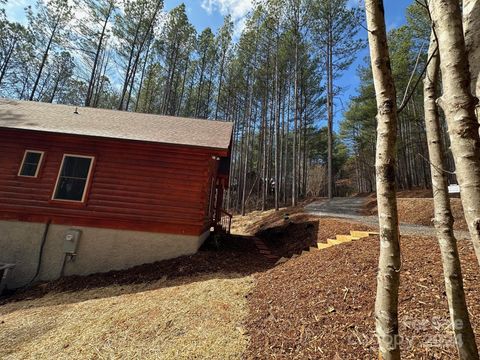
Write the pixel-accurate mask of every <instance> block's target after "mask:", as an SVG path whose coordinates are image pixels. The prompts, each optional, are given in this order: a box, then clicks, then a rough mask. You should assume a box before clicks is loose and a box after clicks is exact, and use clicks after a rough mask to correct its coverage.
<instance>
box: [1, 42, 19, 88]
mask: <svg viewBox="0 0 480 360" xmlns="http://www.w3.org/2000/svg"><path fill="white" fill-rule="evenodd" d="M17 41H18V38H15V39H14V40H13V42H12V44H11V45H10V47H9V48H8V51H7V55H6V56H5V59H4V61H3V63H2V66H0V85H1V84H2V81H3V78H4V77H5V74H6V73H7V68H8V63H9V62H10V58H11V57H12V54H13V51H14V50H15V46H16V44H17Z"/></svg>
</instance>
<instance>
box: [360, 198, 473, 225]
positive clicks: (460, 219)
mask: <svg viewBox="0 0 480 360" xmlns="http://www.w3.org/2000/svg"><path fill="white" fill-rule="evenodd" d="M450 204H451V207H452V214H453V218H454V220H455V222H454V224H453V228H454V229H455V230H468V227H467V223H466V222H465V217H464V216H463V207H462V202H461V200H460V199H456V198H452V199H450ZM397 207H398V218H399V220H400V222H403V223H407V224H417V225H425V226H432V224H433V223H432V219H433V216H434V213H433V199H431V198H398V199H397ZM365 209H366V214H367V215H377V203H376V199H369V200H368V201H367V202H366V204H365Z"/></svg>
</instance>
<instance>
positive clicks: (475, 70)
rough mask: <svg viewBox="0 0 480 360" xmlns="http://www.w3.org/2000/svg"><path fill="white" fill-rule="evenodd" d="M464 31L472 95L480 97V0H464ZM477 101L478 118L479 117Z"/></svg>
mask: <svg viewBox="0 0 480 360" xmlns="http://www.w3.org/2000/svg"><path fill="white" fill-rule="evenodd" d="M463 31H464V35H465V46H466V48H467V54H468V64H469V66H470V76H471V83H470V89H471V91H472V95H473V96H476V97H477V98H478V97H480V0H463ZM479 106H480V105H479V103H477V119H479Z"/></svg>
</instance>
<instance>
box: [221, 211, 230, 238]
mask: <svg viewBox="0 0 480 360" xmlns="http://www.w3.org/2000/svg"><path fill="white" fill-rule="evenodd" d="M220 212H221V213H222V214H223V215H226V216H222V217H221V218H220V222H221V225H222V228H223V229H224V230H225V231H226V232H227V234H230V229H231V227H232V217H233V215H232V214H230V213H229V212H227V211H225V210H224V209H222V210H220Z"/></svg>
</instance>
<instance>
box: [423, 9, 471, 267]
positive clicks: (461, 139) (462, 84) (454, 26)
mask: <svg viewBox="0 0 480 360" xmlns="http://www.w3.org/2000/svg"><path fill="white" fill-rule="evenodd" d="M429 8H430V12H431V16H432V21H433V25H434V28H435V32H436V34H437V41H438V49H439V52H440V59H441V61H440V68H441V72H442V84H443V94H442V96H441V97H440V98H439V99H438V100H437V102H438V103H439V105H440V106H441V107H442V109H443V111H444V112H445V116H446V119H447V124H448V132H449V134H450V141H451V149H452V154H453V157H454V160H455V168H456V175H457V180H458V184H459V185H460V195H461V198H462V205H463V209H464V212H465V220H466V221H467V224H468V229H469V232H470V236H471V237H472V243H473V246H474V249H475V254H476V255H477V260H478V261H479V263H480V137H479V133H478V126H479V125H478V122H477V118H476V116H475V103H476V102H475V98H474V97H473V96H472V93H471V91H470V72H469V69H468V59H467V51H466V48H465V40H464V37H463V26H462V13H461V9H460V4H459V2H458V1H456V0H436V1H430V2H429Z"/></svg>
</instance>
